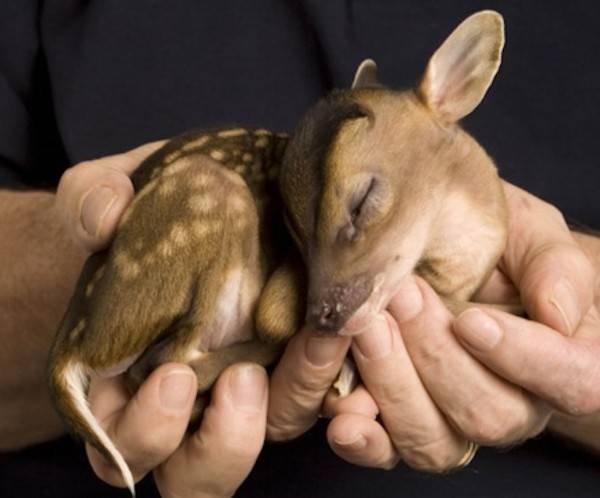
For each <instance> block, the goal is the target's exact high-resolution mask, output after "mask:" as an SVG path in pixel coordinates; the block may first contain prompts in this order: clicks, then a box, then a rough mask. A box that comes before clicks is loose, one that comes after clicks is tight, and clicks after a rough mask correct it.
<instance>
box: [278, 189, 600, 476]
mask: <svg viewBox="0 0 600 498" xmlns="http://www.w3.org/2000/svg"><path fill="white" fill-rule="evenodd" d="M506 189H507V197H508V200H509V205H510V206H511V207H510V209H511V214H513V213H516V214H517V215H518V216H513V217H512V218H511V238H510V241H509V246H508V248H507V251H506V253H505V255H504V257H503V259H502V261H501V263H500V269H501V271H504V272H505V273H506V275H508V277H509V278H510V279H512V280H513V281H514V282H515V284H516V285H517V287H518V289H519V291H520V293H521V299H522V301H523V303H524V305H525V306H526V308H527V310H528V313H529V314H530V316H532V317H533V318H535V319H537V320H540V321H541V322H544V323H546V324H549V325H551V326H554V327H555V328H556V329H558V330H560V331H562V332H563V333H565V334H567V333H569V332H570V331H571V330H572V329H573V327H575V328H577V325H578V324H579V317H581V316H587V315H588V314H592V315H593V314H594V311H593V310H592V309H590V304H591V299H592V295H593V280H594V273H593V271H591V266H590V264H589V261H588V260H587V258H586V257H585V255H584V254H583V253H582V251H581V250H580V248H579V247H578V246H577V244H575V242H574V241H573V239H572V237H571V236H570V234H569V231H568V229H567V227H566V224H565V223H564V220H563V218H562V216H561V215H560V213H558V212H557V210H556V209H555V208H552V207H551V206H549V205H547V204H546V203H543V202H542V201H540V200H539V199H536V198H535V197H533V196H530V195H529V194H527V193H525V192H523V191H521V190H519V189H517V188H516V187H512V186H510V185H508V184H507V185H506ZM534 221H535V223H534ZM501 271H499V272H497V273H496V274H495V275H494V277H493V278H492V279H491V280H490V283H489V284H488V285H487V286H485V288H484V289H482V292H481V293H480V296H479V297H480V298H481V299H482V300H484V301H485V300H490V299H491V300H492V301H495V302H510V301H512V299H513V298H515V297H516V296H517V294H518V292H517V291H516V289H515V287H514V286H513V285H512V284H511V283H510V280H509V279H507V278H506V277H504V276H503V273H501ZM571 275H574V279H573V280H574V282H573V283H572V284H571V285H572V286H573V287H574V289H575V294H576V298H575V301H576V303H578V304H576V305H575V306H570V307H568V306H566V303H567V302H568V301H565V299H564V298H563V296H560V295H559V296H552V290H553V288H554V285H555V283H556V282H557V281H559V280H560V279H561V278H563V277H567V276H571ZM557 305H558V306H561V305H562V308H559V307H558V306H557ZM389 309H390V312H391V314H392V315H393V318H394V319H395V320H390V317H389V316H388V317H387V318H386V319H382V320H380V321H379V323H378V324H377V325H376V326H375V327H373V329H372V330H370V331H367V332H366V333H365V334H362V335H361V336H359V337H356V338H355V342H354V344H353V346H352V349H353V353H354V356H355V359H356V360H357V363H358V367H359V370H360V372H361V376H362V378H363V381H364V382H365V384H366V387H367V389H368V390H367V389H365V388H364V387H362V386H359V388H358V389H357V390H356V391H355V392H354V393H353V394H352V395H351V396H349V397H347V398H345V399H342V400H340V399H338V398H336V397H335V396H332V395H331V394H330V396H329V397H328V401H327V403H326V405H325V411H326V412H329V414H330V415H332V416H334V418H333V420H332V422H331V423H330V426H329V430H328V439H329V441H330V444H331V446H332V448H333V449H334V451H336V452H337V453H338V454H340V455H341V456H342V457H343V458H346V459H347V460H349V461H352V462H354V463H359V464H363V465H371V466H380V467H390V466H392V465H393V464H394V463H395V462H396V461H397V460H398V459H399V458H402V459H403V460H405V461H406V462H407V463H408V464H409V465H412V466H414V467H417V468H422V469H428V470H436V471H440V470H446V469H449V468H452V467H453V466H455V465H457V464H458V463H460V462H461V459H462V458H463V456H464V454H465V449H466V448H468V446H467V441H476V442H479V443H482V444H488V445H504V444H510V443H514V442H516V441H519V440H522V439H524V438H527V437H531V436H532V435H535V434H536V433H538V432H539V431H540V430H542V429H543V427H544V426H545V424H546V423H547V421H548V419H549V416H550V414H551V409H550V407H549V405H548V404H547V403H546V402H544V401H543V400H541V399H540V398H538V397H537V396H536V395H534V394H530V393H527V392H525V391H524V390H523V389H521V387H522V386H523V384H526V386H525V387H533V386H530V384H531V382H530V383H529V384H527V382H525V379H524V377H523V376H524V375H526V372H525V370H526V369H524V368H523V365H526V363H523V362H521V363H516V364H515V363H513V362H511V356H510V353H506V356H505V358H504V359H505V363H504V364H502V365H506V364H507V365H508V366H507V367H506V368H510V367H511V366H512V368H513V369H515V370H516V372H515V374H514V375H513V376H512V377H509V381H506V380H504V379H503V376H502V375H495V374H494V373H492V371H490V370H488V369H487V368H485V367H483V366H482V364H481V363H479V362H478V361H476V360H475V359H474V358H473V356H472V355H470V354H468V353H467V351H469V350H468V349H466V348H465V347H463V344H462V343H459V342H458V341H457V340H456V336H455V335H453V333H452V332H453V331H452V317H451V316H450V315H449V313H448V312H447V311H446V310H445V309H444V308H443V306H442V305H441V303H440V302H439V299H437V296H435V294H434V293H433V292H432V291H431V289H430V288H429V287H428V286H427V285H426V284H425V282H423V281H421V280H419V279H417V281H412V282H411V281H410V279H409V280H407V282H406V283H405V288H404V289H403V290H401V292H400V293H399V296H397V297H396V299H395V300H394V301H393V302H392V304H391V306H390V308H389ZM473 313H476V311H473V310H471V311H468V312H465V313H464V314H463V315H462V316H461V317H460V319H461V320H464V319H465V317H466V318H469V314H473ZM496 313H497V314H498V315H499V316H502V317H505V318H506V319H509V320H517V321H520V322H519V323H520V327H521V330H524V329H525V328H531V327H536V326H538V325H539V324H536V323H535V322H529V321H525V320H521V319H518V318H515V317H512V316H509V315H505V314H503V313H499V312H496ZM395 321H396V322H399V327H400V328H399V329H398V327H396V324H395V323H394V322H395ZM461 323H464V322H461V321H460V320H459V321H458V322H457V325H456V334H457V335H458V334H459V333H460V326H461V325H459V324H461ZM582 324H583V322H582ZM400 330H401V332H400ZM548 331H549V332H548ZM548 331H547V332H548V333H549V335H548V337H545V336H544V338H545V340H544V343H547V342H548V341H552V339H553V338H555V337H557V336H558V337H560V338H561V339H562V340H566V338H565V337H561V336H559V335H558V334H557V332H555V331H552V330H550V329H548ZM528 336H529V335H528V334H527V333H523V332H522V333H521V334H520V335H519V337H520V338H526V337H528ZM458 337H461V336H460V335H459V336H458ZM298 340H300V339H298ZM386 341H387V342H386ZM538 344H539V341H538ZM361 346H362V348H361ZM383 346H387V348H383V350H382V349H381V348H382V347H383ZM361 349H364V350H365V351H366V352H367V354H366V355H363V354H362V353H361ZM300 351H301V348H300ZM382 351H383V352H382ZM544 351H545V350H544V349H543V348H540V350H539V351H538V354H537V355H536V356H537V361H538V363H540V364H542V365H543V363H544V361H545V360H544V356H545V355H544ZM342 354H343V353H342ZM373 354H374V356H375V357H374V358H373ZM474 354H475V353H474ZM592 354H593V352H592ZM339 355H340V353H339V352H336V354H335V355H332V356H330V357H329V360H330V361H333V362H334V363H335V364H336V365H337V364H339V361H340V356H339ZM296 356H298V355H296ZM558 356H559V357H558V358H555V359H556V360H557V361H558V360H562V361H560V362H559V363H560V364H561V365H562V366H563V367H566V368H568V363H569V362H570V361H571V357H567V358H560V355H558ZM587 356H588V357H589V356H590V355H589V354H588V355H587ZM299 357H302V355H299ZM292 358H293V355H290V358H289V359H287V361H288V363H292V361H291V360H292ZM284 360H286V357H285V356H284V358H283V359H282V362H283V361H284ZM295 361H296V363H297V365H296V366H297V367H300V370H298V369H289V368H288V369H287V370H288V371H291V380H290V381H288V385H287V387H286V388H284V389H276V388H277V383H275V381H276V378H275V376H274V378H273V381H272V382H273V383H274V385H273V392H272V396H271V406H272V411H273V414H271V413H270V414H269V421H270V429H269V433H270V434H273V435H274V437H275V438H278V439H281V438H285V437H290V436H293V435H296V433H298V432H299V431H301V430H303V429H305V428H306V427H307V426H308V425H309V422H310V423H312V422H313V421H314V419H315V417H316V415H317V413H318V408H316V409H315V407H319V406H320V404H319V399H322V397H321V398H319V396H320V395H322V393H323V392H326V391H325V390H324V389H323V385H325V384H326V381H325V380H323V381H322V382H321V383H320V385H319V386H318V388H319V389H317V390H314V389H313V390H311V389H310V382H307V381H306V380H303V379H304V377H306V375H305V374H303V373H302V372H305V371H306V370H307V369H306V367H304V368H302V363H304V364H305V363H306V362H305V361H304V362H301V361H299V360H298V359H297V358H296V360H295ZM280 367H281V368H282V369H283V368H285V365H280ZM280 367H278V368H280ZM275 373H276V374H277V371H276V372H275ZM500 373H503V371H500ZM540 373H541V372H540V370H539V369H538V371H537V374H538V376H539V377H543V378H544V379H547V380H548V384H549V385H550V387H547V388H546V389H545V390H538V391H536V393H537V394H540V395H542V396H544V395H545V396H544V397H545V398H546V399H547V400H548V401H549V402H550V403H553V404H554V405H555V406H558V407H559V408H563V409H570V410H572V409H573V406H575V408H576V409H579V408H581V404H583V403H584V399H583V397H581V398H579V399H578V400H576V402H575V403H574V405H572V406H571V407H569V406H568V405H566V404H565V403H560V402H561V401H562V400H565V401H566V398H561V399H557V398H560V397H561V392H560V391H558V392H555V390H554V388H553V387H552V381H551V380H550V379H548V376H547V375H546V374H544V375H540ZM334 376H335V374H333V377H332V378H331V379H330V380H333V378H334ZM569 376H570V374H569V373H568V372H563V385H562V389H563V391H562V394H563V395H564V391H565V390H569V387H571V386H569V382H571V383H572V384H575V385H577V380H576V379H569ZM554 380H555V381H556V379H554ZM511 381H512V382H511ZM279 383H282V384H285V382H284V381H279ZM294 384H296V385H297V386H298V385H299V386H302V388H301V389H298V388H297V389H295V391H294V390H292V391H291V392H292V394H287V395H286V394H285V391H286V390H289V388H290V385H294ZM313 387H314V386H313ZM425 387H426V388H425ZM552 394H553V395H554V396H552ZM308 399H310V402H308V401H307V400H308ZM307 406H308V407H310V410H309V412H310V416H309V415H308V414H307V413H306V412H307V410H306V409H305V408H306V407H307ZM299 407H300V408H301V409H302V410H303V411H304V414H303V417H295V415H294V414H295V413H296V412H297V411H298V409H299ZM583 409H584V410H590V409H592V410H593V409H594V406H591V407H588V408H586V407H583ZM379 412H381V419H382V421H383V422H384V425H380V424H378V423H377V422H375V421H374V420H373V419H374V417H375V416H376V415H377V414H378V413H379ZM290 420H296V427H294V424H292V423H291V422H290ZM298 420H303V421H304V422H303V423H302V424H301V423H298ZM448 421H450V423H448ZM386 429H387V431H386ZM342 443H346V444H342ZM463 463H464V462H463Z"/></svg>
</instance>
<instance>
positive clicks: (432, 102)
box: [417, 10, 504, 123]
mask: <svg viewBox="0 0 600 498" xmlns="http://www.w3.org/2000/svg"><path fill="white" fill-rule="evenodd" d="M503 47H504V21H503V19H502V16H501V15H500V14H498V13H497V12H494V11H492V10H485V11H481V12H477V13H476V14H473V15H472V16H470V17H468V18H467V19H465V20H464V21H463V22H462V23H461V24H460V25H459V26H458V27H457V28H456V29H455V30H454V31H453V32H452V33H451V34H450V36H449V37H448V38H447V39H446V41H444V43H443V44H442V45H441V46H440V47H439V48H438V49H437V50H436V52H435V53H434V54H433V56H432V57H431V59H430V60H429V63H428V64H427V68H426V70H425V74H424V76H423V79H422V80H421V83H420V84H419V86H418V88H417V93H418V95H419V96H420V98H421V100H422V101H423V102H424V104H425V105H426V106H427V107H428V108H429V109H430V110H431V111H432V112H433V113H434V114H435V115H436V116H437V117H438V119H440V120H441V121H443V122H445V123H454V122H456V121H458V120H459V119H461V118H463V117H464V116H466V115H467V114H469V113H470V112H471V111H473V109H475V107H477V105H478V104H479V103H480V102H481V100H482V99H483V97H484V96H485V94H486V92H487V89H488V88H489V87H490V85H491V84H492V80H493V79H494V76H495V75H496V72H497V71H498V68H499V67H500V62H501V59H502V48H503Z"/></svg>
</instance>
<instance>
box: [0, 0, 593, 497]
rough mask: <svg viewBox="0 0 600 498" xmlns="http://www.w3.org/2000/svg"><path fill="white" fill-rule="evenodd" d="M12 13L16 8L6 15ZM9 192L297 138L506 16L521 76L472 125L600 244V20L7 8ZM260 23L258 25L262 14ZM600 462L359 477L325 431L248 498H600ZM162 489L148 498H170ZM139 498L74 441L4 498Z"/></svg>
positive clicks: (2, 157) (299, 447) (399, 10)
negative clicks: (66, 173)
mask: <svg viewBox="0 0 600 498" xmlns="http://www.w3.org/2000/svg"><path fill="white" fill-rule="evenodd" d="M0 1H1V0H0ZM1 3H2V9H1V10H0V12H2V15H1V16H0V186H2V185H4V186H9V187H11V188H29V187H39V186H42V187H50V188H52V187H53V186H55V185H56V182H57V180H58V178H59V177H60V175H61V173H62V171H63V170H64V169H65V168H66V167H67V166H68V165H70V164H74V163H78V162H80V161H82V160H85V159H92V158H96V157H101V156H105V155H108V154H111V153H115V152H120V151H124V150H126V149H128V148H132V147H134V146H136V145H139V144H142V143H145V142H148V141H151V140H155V139H158V138H165V137H169V136H172V135H175V134H178V133H180V132H182V131H184V130H186V129H189V128H197V127H205V126H214V125H221V124H234V123H237V124H247V125H256V126H261V127H266V128H272V129H276V130H292V129H293V126H294V124H295V123H296V122H297V120H298V118H299V117H300V115H301V114H302V112H303V111H304V110H305V109H306V108H307V106H308V105H309V104H311V103H312V102H314V101H315V100H316V99H317V98H318V97H320V96H321V95H322V94H323V93H325V92H326V91H327V90H329V89H331V88H332V87H344V86H347V85H348V84H349V83H350V82H351V80H352V76H353V73H354V70H355V68H356V66H357V64H358V63H359V62H360V60H362V59H363V58H365V57H367V56H369V57H372V58H374V59H375V60H376V61H377V62H378V63H379V66H380V76H381V79H382V81H383V82H384V83H386V84H387V85H389V86H393V87H396V88H402V87H406V86H409V85H411V84H413V83H414V82H415V81H417V80H418V78H419V76H420V75H421V74H422V71H423V69H424V67H425V64H426V62H427V59H428V57H429V56H430V55H431V54H432V53H433V51H434V50H435V49H436V48H437V46H438V45H439V44H440V43H441V42H442V41H443V39H444V38H445V37H446V36H447V35H448V34H449V33H450V31H451V30H452V29H453V28H454V27H455V26H456V25H457V24H458V22H459V21H461V20H462V19H463V18H465V17H466V16H467V15H468V14H470V13H472V12H474V11H476V10H479V9H482V8H490V7H491V8H497V9H498V10H499V11H500V12H501V13H502V14H503V15H504V17H505V21H506V30H507V32H506V35H507V45H506V48H505V51H504V57H503V59H504V63H503V65H502V67H501V68H500V72H499V74H498V76H497V79H496V81H495V82H494V84H493V85H492V88H491V89H490V92H489V95H488V96H487V97H486V99H485V100H484V102H483V103H482V104H481V106H480V108H478V109H477V110H476V111H475V113H474V114H473V116H471V117H469V118H467V119H466V122H465V126H466V128H467V129H468V130H469V131H471V132H472V133H473V134H474V135H475V137H476V138H477V139H478V140H479V141H480V142H481V143H482V144H483V146H484V147H485V148H486V149H487V150H488V151H489V153H490V154H491V155H492V157H494V158H495V160H496V161H497V164H498V166H499V168H500V171H501V174H502V176H503V177H505V178H507V179H508V180H510V181H512V182H514V183H516V184H517V185H519V186H521V187H523V188H525V189H527V190H529V191H531V192H533V193H534V194H537V195H539V196H541V197H543V198H544V199H546V200H548V201H549V202H551V203H553V204H555V205H556V206H557V207H559V208H560V209H561V210H562V211H563V212H564V213H565V215H566V216H567V218H568V219H569V220H570V221H577V222H580V223H583V224H586V225H588V226H590V227H594V228H600V202H599V201H598V195H599V194H600V164H599V161H598V159H597V154H596V148H597V147H598V138H597V134H598V132H599V131H600V125H599V121H598V117H597V112H598V110H599V109H600V65H599V63H598V62H597V61H598V55H599V54H600V35H599V32H598V18H599V16H600V8H599V7H597V6H596V4H595V3H593V2H582V1H575V0H571V1H569V2H563V1H547V2H543V3H539V4H538V3H535V5H534V3H533V2H519V1H516V0H515V1H510V2H509V1H504V2H499V1H488V2H485V3H484V2H480V1H455V2H447V3H442V2H439V1H433V0H427V1H419V2H408V1H404V2H402V1H399V0H388V1H386V0H326V1H325V0H288V1H284V0H260V1H256V2H246V1H243V0H220V1H219V2H200V1H188V2H184V1H178V2H157V1H146V2H142V1H141V0H127V1H122V0H103V1H95V2H94V1H83V0H79V1H78V0H47V1H45V2H36V1H33V0H31V1H26V0H21V1H19V2H14V1H10V0H4V1H1ZM253 9H254V10H253ZM598 469H599V467H598V464H597V461H594V460H592V459H591V458H590V457H588V456H586V455H584V454H583V453H580V452H577V451H571V450H568V449H565V447H563V446H562V445H561V444H560V443H558V442H556V441H554V440H552V439H549V438H546V439H542V440H539V441H534V442H530V443H528V444H526V445H525V446H524V447H522V448H518V449H516V450H513V451H511V452H508V453H506V452H502V453H499V452H495V451H491V450H482V451H480V453H479V454H478V456H477V457H476V459H475V461H474V462H473V463H472V464H471V465H470V466H469V467H468V469H467V470H465V471H463V472H461V473H457V474H455V475H449V476H430V475H425V474H421V473H416V472H413V471H410V470H407V469H404V468H402V467H399V468H398V469H395V470H393V471H391V472H383V471H375V470H369V469H358V468H356V467H353V466H350V465H349V464H346V463H343V462H342V461H340V460H339V459H337V457H335V456H334V455H333V453H332V452H331V451H330V450H329V449H328V448H327V446H326V441H325V438H324V433H323V426H319V427H318V428H317V429H315V430H314V431H312V432H311V433H310V434H308V435H306V436H304V437H303V438H301V439H300V440H298V441H296V442H293V443H290V444H282V445H268V446H267V448H266V449H265V451H264V452H263V455H262V456H261V458H260V460H259V462H258V464H257V468H256V469H255V470H254V472H253V473H252V474H251V476H250V478H249V479H248V481H247V482H246V483H245V484H244V485H243V487H242V488H241V490H240V492H239V496H247V497H262V496H265V497H266V496H268V497H327V498H334V497H338V496H339V497H355V496H365V495H372V496H376V497H399V496H407V497H413V496H444V497H446V498H450V497H461V498H465V497H508V496H528V497H529V496H531V497H536V496H539V497H551V496H557V497H558V496H576V497H582V496H597V494H598V490H599V489H600V471H599V470H598ZM154 494H155V491H154V490H153V487H152V484H151V482H150V480H147V482H146V483H145V486H144V485H142V487H141V490H140V493H139V496H141V497H144V496H153V495H154ZM5 496H6V497H12V496H19V497H27V496H36V497H44V496H49V497H50V496H52V497H56V496H86V497H93V496H103V497H106V496H126V493H125V492H124V491H119V490H112V489H109V488H108V487H107V486H105V485H103V484H102V483H100V482H99V481H98V480H97V479H96V478H95V477H93V476H92V473H91V470H89V469H88V465H87V462H86V460H85V456H84V452H83V450H82V449H81V448H79V447H76V446H75V443H72V442H70V441H68V440H66V439H63V440H62V441H59V442H56V443H49V444H46V445H42V446H40V447H38V448H32V449H30V450H27V451H24V452H21V453H20V454H14V455H10V456H8V457H5V458H4V460H3V461H2V463H1V464H0V497H5Z"/></svg>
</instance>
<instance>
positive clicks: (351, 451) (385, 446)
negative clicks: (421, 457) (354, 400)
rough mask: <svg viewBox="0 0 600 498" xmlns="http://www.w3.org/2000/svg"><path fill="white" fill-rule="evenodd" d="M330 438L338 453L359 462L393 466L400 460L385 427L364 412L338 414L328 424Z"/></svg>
mask: <svg viewBox="0 0 600 498" xmlns="http://www.w3.org/2000/svg"><path fill="white" fill-rule="evenodd" d="M327 441H328V442H329V446H331V449H332V450H333V451H334V453H335V454H336V455H338V456H339V457H340V458H343V459H344V460H346V461H347V462H350V463H353V464H355V465H360V466H363V467H376V468H381V469H391V468H393V467H395V466H396V464H397V463H398V460H399V456H398V453H397V452H396V449H395V448H394V445H393V444H392V441H391V439H390V437H389V436H388V434H387V432H386V431H385V429H384V428H383V427H382V426H381V424H379V423H378V422H376V421H375V420H373V419H372V418H371V417H367V416H364V415H360V414H354V413H346V414H342V415H338V416H336V417H335V418H334V419H333V420H332V421H331V422H330V423H329V426H328V428H327Z"/></svg>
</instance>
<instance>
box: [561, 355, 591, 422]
mask: <svg viewBox="0 0 600 498" xmlns="http://www.w3.org/2000/svg"><path fill="white" fill-rule="evenodd" d="M594 349H595V348H594ZM596 352H597V351H596ZM584 353H585V354H584ZM581 356H582V357H583V358H588V361H581V362H573V364H572V365H571V367H572V372H571V375H569V376H568V378H567V379H566V380H565V381H564V382H563V383H562V385H561V386H560V389H558V390H557V393H558V396H557V398H558V399H557V401H556V403H555V404H556V406H557V407H558V408H559V410H561V411H563V412H565V413H568V414H569V415H575V416H579V415H591V414H594V413H597V412H599V411H600V382H598V379H599V378H600V364H598V363H597V361H595V358H596V357H597V356H596V354H594V351H582V355H581ZM590 358H591V360H589V359H590ZM576 363H577V364H576Z"/></svg>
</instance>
